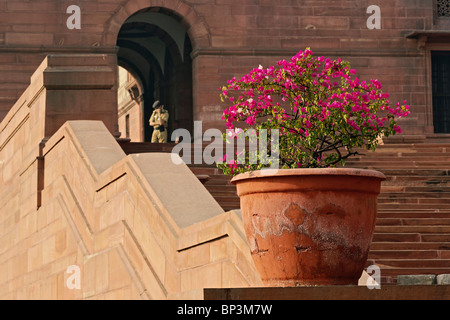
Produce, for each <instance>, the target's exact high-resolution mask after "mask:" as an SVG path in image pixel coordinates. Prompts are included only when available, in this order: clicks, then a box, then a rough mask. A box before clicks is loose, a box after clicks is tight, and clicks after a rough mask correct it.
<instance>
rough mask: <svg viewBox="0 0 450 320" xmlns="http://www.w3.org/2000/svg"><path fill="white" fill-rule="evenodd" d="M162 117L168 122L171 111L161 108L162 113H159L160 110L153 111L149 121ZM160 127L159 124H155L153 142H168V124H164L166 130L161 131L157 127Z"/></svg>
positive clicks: (157, 120) (156, 120)
mask: <svg viewBox="0 0 450 320" xmlns="http://www.w3.org/2000/svg"><path fill="white" fill-rule="evenodd" d="M160 119H162V120H163V121H165V122H166V124H167V123H168V122H169V112H168V111H167V110H161V114H160V115H159V114H158V112H156V110H155V111H153V113H152V116H151V117H150V121H149V122H158V123H159V120H160ZM158 127H159V124H158V125H155V126H153V134H152V143H166V142H167V125H166V126H164V131H163V132H161V131H159V130H157V129H156V128H158Z"/></svg>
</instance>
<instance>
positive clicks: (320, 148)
mask: <svg viewBox="0 0 450 320" xmlns="http://www.w3.org/2000/svg"><path fill="white" fill-rule="evenodd" d="M355 73H356V71H355V70H353V69H351V67H350V64H349V63H348V62H346V61H342V60H341V59H337V60H330V59H328V58H324V57H317V58H314V57H313V53H312V52H311V50H310V49H309V48H307V49H306V50H305V51H300V52H299V53H298V54H297V55H295V56H294V57H292V58H291V60H290V61H286V60H281V61H279V62H278V64H277V66H276V67H274V66H272V67H269V68H264V67H262V66H259V68H256V69H253V70H252V71H250V73H249V74H247V75H245V76H243V77H242V78H241V79H239V80H237V79H236V78H233V79H231V80H228V85H227V86H223V87H222V88H219V90H221V94H220V96H221V100H222V102H227V103H230V104H231V106H229V107H228V108H226V109H225V110H224V111H223V119H224V120H226V126H227V128H228V129H229V130H227V133H225V134H224V140H225V141H228V142H230V139H234V138H237V137H239V136H242V135H244V136H245V133H246V132H247V131H248V130H250V129H253V130H254V131H253V132H255V131H256V132H261V129H265V130H267V132H269V133H270V132H272V131H273V130H274V129H277V130H278V133H279V151H278V160H279V166H280V167H281V168H324V167H334V166H336V165H338V164H342V165H344V164H345V160H346V159H347V158H348V157H350V156H353V155H356V154H358V152H357V149H358V148H365V149H367V150H375V149H376V147H377V146H378V141H379V138H380V136H381V135H384V136H386V137H387V136H389V135H391V134H395V133H400V132H401V129H400V126H399V125H398V124H397V122H396V120H397V119H398V118H401V117H405V116H407V115H408V114H409V113H410V112H409V106H408V105H407V104H406V101H403V104H400V103H397V104H396V105H395V106H394V107H391V106H390V105H389V100H388V99H389V94H388V93H384V92H383V91H382V90H381V89H382V85H381V83H380V82H379V81H378V80H370V81H369V82H366V81H361V80H360V79H358V78H357V77H355V76H354V74H355ZM239 123H240V124H242V126H241V127H242V128H238V127H237V126H238V124H239ZM249 136H251V135H248V136H247V139H248V137H249ZM256 152H258V151H256ZM242 153H244V150H241V151H240V154H241V155H242ZM251 156H252V155H251V153H247V154H246V155H245V157H243V158H242V157H241V161H235V160H234V157H233V156H230V155H228V156H225V158H224V162H223V163H218V167H219V168H221V169H222V170H223V171H224V173H226V174H238V173H242V172H245V171H252V170H258V169H261V168H263V167H267V164H264V163H261V162H260V161H256V163H255V162H251V161H249V159H250V158H249V157H251ZM230 158H231V159H230ZM242 160H243V161H242Z"/></svg>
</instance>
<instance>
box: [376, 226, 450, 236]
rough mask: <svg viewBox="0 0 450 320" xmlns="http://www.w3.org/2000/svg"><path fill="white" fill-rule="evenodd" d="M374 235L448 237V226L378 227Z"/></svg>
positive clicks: (449, 227) (449, 232)
mask: <svg viewBox="0 0 450 320" xmlns="http://www.w3.org/2000/svg"><path fill="white" fill-rule="evenodd" d="M375 232H376V233H420V234H422V233H432V234H438V233H444V234H448V235H449V236H450V226H440V225H432V226H429V225H413V226H411V225H406V226H405V225H401V226H398V225H395V226H391V225H390V226H383V225H382V226H380V225H377V226H376V227H375Z"/></svg>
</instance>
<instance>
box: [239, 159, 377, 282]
mask: <svg viewBox="0 0 450 320" xmlns="http://www.w3.org/2000/svg"><path fill="white" fill-rule="evenodd" d="M384 179H385V176H384V175H383V174H382V173H380V172H378V171H374V170H360V169H340V168H333V169H282V170H278V171H277V172H276V173H274V174H267V172H263V171H254V172H252V173H244V174H240V175H237V176H236V177H234V178H233V179H232V183H234V184H236V186H237V193H238V195H239V197H240V202H241V211H242V218H243V221H244V227H245V232H246V236H247V240H248V244H249V246H250V250H251V254H252V257H253V260H254V262H255V265H256V268H257V269H258V271H259V273H260V275H261V279H262V281H263V282H264V284H265V285H267V286H298V285H349V284H357V283H358V279H359V278H360V276H361V274H362V271H363V270H364V267H365V264H366V261H367V256H368V253H369V249H370V243H371V241H372V236H373V232H374V228H375V220H376V214H377V196H378V194H379V193H380V187H381V181H382V180H384Z"/></svg>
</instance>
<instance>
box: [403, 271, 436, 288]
mask: <svg viewBox="0 0 450 320" xmlns="http://www.w3.org/2000/svg"><path fill="white" fill-rule="evenodd" d="M397 284H398V285H416V286H417V285H432V284H436V275H434V274H420V275H419V274H418V275H400V276H398V277H397Z"/></svg>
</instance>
